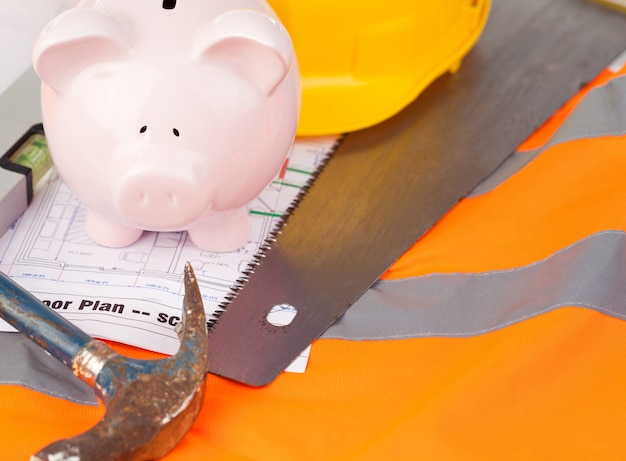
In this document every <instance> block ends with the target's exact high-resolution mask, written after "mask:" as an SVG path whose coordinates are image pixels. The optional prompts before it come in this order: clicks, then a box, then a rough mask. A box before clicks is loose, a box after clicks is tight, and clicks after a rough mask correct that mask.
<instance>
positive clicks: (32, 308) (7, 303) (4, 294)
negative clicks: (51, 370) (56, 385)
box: [0, 272, 93, 368]
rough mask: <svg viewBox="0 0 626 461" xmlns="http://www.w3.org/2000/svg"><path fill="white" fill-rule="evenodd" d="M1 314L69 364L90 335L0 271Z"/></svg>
mask: <svg viewBox="0 0 626 461" xmlns="http://www.w3.org/2000/svg"><path fill="white" fill-rule="evenodd" d="M0 318H2V319H3V320H5V321H6V322H8V323H9V324H10V325H11V326H12V327H14V328H15V329H17V330H18V331H20V332H21V333H23V334H25V335H26V336H28V338H30V339H31V340H32V341H34V342H35V343H37V344H38V345H39V346H40V347H41V348H43V349H45V350H46V351H48V352H49V353H50V354H52V356H53V357H55V358H56V359H57V360H59V361H61V362H63V363H64V364H65V365H66V366H67V367H69V368H72V359H73V357H74V356H75V355H76V353H77V352H78V351H79V350H80V349H81V348H82V347H83V346H85V345H86V344H87V343H89V342H91V341H93V338H92V337H91V336H89V335H88V334H87V333H85V332H83V331H82V330H80V329H78V328H77V327H76V326H74V325H73V324H72V323H70V322H68V321H67V320H66V319H64V318H63V317H61V316H60V315H59V314H57V313H56V312H55V311H53V310H52V309H50V308H49V307H47V306H46V305H45V304H43V303H42V302H41V301H39V300H38V299H37V298H35V297H34V296H33V295H32V294H30V293H29V292H28V291H26V290H25V289H24V288H22V287H21V286H20V285H18V284H17V283H15V282H14V281H13V280H12V279H11V278H9V277H8V276H7V275H5V274H3V273H2V272H0Z"/></svg>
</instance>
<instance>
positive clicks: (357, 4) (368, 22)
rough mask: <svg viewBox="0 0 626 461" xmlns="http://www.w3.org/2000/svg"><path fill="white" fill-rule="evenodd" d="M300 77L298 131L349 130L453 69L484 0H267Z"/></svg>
mask: <svg viewBox="0 0 626 461" xmlns="http://www.w3.org/2000/svg"><path fill="white" fill-rule="evenodd" d="M268 1H269V3H270V5H271V6H272V8H274V10H275V11H276V13H277V14H278V16H279V17H280V19H281V21H282V22H283V24H284V25H285V27H286V28H287V30H288V31H289V33H290V35H291V38H292V40H293V43H294V47H295V50H296V54H297V56H298V62H299V65H300V73H301V76H302V112H301V114H300V122H299V125H298V134H299V135H323V134H336V133H345V132H349V131H354V130H357V129H360V128H365V127H367V126H371V125H374V124H376V123H378V122H381V121H383V120H385V119H386V118H388V117H391V116H392V115H394V114H395V113H397V112H399V111H400V110H401V109H402V108H403V107H405V106H406V105H407V104H409V103H410V102H411V101H413V100H414V99H415V98H416V96H417V95H418V94H419V93H420V92H421V91H423V90H424V88H426V87H427V86H428V85H429V84H430V83H431V82H432V81H433V80H435V79H436V78H437V77H439V76H440V75H442V74H443V73H445V72H447V71H455V70H456V69H458V66H459V65H460V63H461V59H462V58H463V56H465V54H466V53H467V52H468V51H469V50H470V48H471V47H472V46H473V45H474V43H475V42H476V40H477V39H478V37H479V35H480V33H481V32H482V30H483V28H484V25H485V22H486V20H487V15H488V11H489V4H490V0H443V1H432V0H426V1H421V0H385V1H381V0H359V1H347V0H268Z"/></svg>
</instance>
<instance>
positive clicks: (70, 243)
mask: <svg viewBox="0 0 626 461" xmlns="http://www.w3.org/2000/svg"><path fill="white" fill-rule="evenodd" d="M336 142H337V138H336V137H328V138H306V139H303V140H300V139H298V140H297V141H296V142H295V143H294V146H293V149H292V150H291V153H290V156H289V158H288V160H287V162H286V163H285V165H283V168H282V169H281V171H280V173H279V174H278V175H277V176H276V178H275V179H274V181H272V183H271V184H269V185H268V186H267V187H266V189H265V190H264V191H263V192H262V193H261V194H260V195H259V197H258V198H256V199H255V200H254V201H253V202H252V203H251V204H250V206H249V211H250V217H251V222H252V226H251V227H252V232H251V236H250V240H249V241H248V242H247V243H246V244H245V245H244V246H243V247H242V248H240V249H238V250H236V251H233V252H229V253H214V252H209V251H204V250H201V249H199V248H197V247H196V246H195V245H194V244H193V243H192V242H191V240H190V239H189V238H188V236H187V233H186V232H160V233H159V232H144V233H143V235H142V236H141V238H140V239H139V240H138V241H137V242H135V243H134V244H132V245H129V246H127V247H125V248H106V247H103V246H100V245H98V244H96V243H94V242H93V241H91V240H90V239H89V237H88V236H87V235H86V233H85V231H84V227H83V222H84V218H85V214H86V209H85V207H84V206H83V205H82V204H81V203H80V201H79V200H78V199H77V198H76V197H75V196H74V195H73V194H72V193H71V192H70V191H69V190H68V189H67V187H66V186H65V184H64V183H63V181H62V180H61V179H60V178H59V177H58V176H57V174H56V173H55V172H54V171H52V172H50V174H49V176H48V177H47V178H46V181H43V184H42V185H41V186H40V187H39V189H38V190H37V191H36V193H35V197H34V199H33V202H32V205H31V206H30V207H29V208H28V210H27V211H26V213H24V215H23V216H22V217H21V218H20V219H19V220H18V221H17V222H16V223H15V224H14V225H13V226H11V228H10V229H9V230H8V231H7V232H6V233H5V234H4V235H3V236H0V271H2V272H4V273H6V274H8V275H9V276H10V277H12V278H13V279H14V280H15V281H16V282H17V283H19V284H21V285H23V286H24V287H25V288H26V289H28V290H29V291H31V292H32V293H33V294H34V295H35V296H36V297H38V298H39V299H40V300H42V301H43V302H44V303H45V304H47V305H48V306H50V307H51V308H52V309H54V310H55V311H57V312H59V313H61V314H62V315H64V316H65V317H66V318H68V319H69V320H71V321H72V322H75V323H76V324H77V325H78V326H79V327H81V328H83V329H84V330H85V331H87V332H88V333H90V334H92V335H94V336H98V337H102V338H105V339H111V340H114V341H120V342H123V343H128V344H132V345H134V346H139V347H143V348H146V349H151V350H154V351H157V352H162V353H174V352H175V351H176V348H177V347H178V340H177V338H176V334H175V331H174V327H175V326H176V324H177V323H178V322H179V321H180V316H181V313H180V310H181V307H182V296H183V294H184V293H183V281H182V274H183V268H184V265H185V263H186V262H187V261H189V262H190V263H191V264H192V266H193V268H194V271H195V273H196V278H197V279H198V283H199V285H200V289H201V291H202V298H203V302H204V305H205V310H206V312H207V316H208V317H209V318H210V317H211V316H212V315H213V313H214V312H215V310H216V309H217V308H218V306H219V305H220V303H222V302H223V301H224V299H225V296H226V295H227V294H228V293H229V292H230V290H231V287H232V286H233V284H234V283H235V282H236V281H237V280H238V279H239V278H240V277H241V275H242V271H243V270H245V269H246V268H247V267H248V264H249V263H250V261H252V259H253V258H254V256H255V254H256V253H257V252H258V251H259V248H260V246H261V245H262V244H263V243H264V242H265V240H266V238H267V236H268V234H269V233H270V232H271V230H272V229H273V228H274V227H275V226H276V225H277V224H278V223H279V222H280V220H281V219H282V218H283V216H284V214H285V210H287V209H288V208H289V207H290V206H291V205H292V204H293V201H294V199H295V198H296V197H297V196H298V194H299V192H300V190H301V188H302V187H303V186H304V185H306V184H307V183H308V182H309V181H310V180H311V178H312V176H313V175H314V174H315V172H316V170H317V169H318V168H319V166H320V165H321V163H322V162H323V161H324V159H325V158H326V157H327V156H328V155H330V153H331V152H332V150H333V149H334V147H335V145H336ZM2 330H4V331H10V330H11V328H10V327H9V326H8V325H7V324H6V323H3V322H1V321H0V331H2ZM303 357H305V356H303Z"/></svg>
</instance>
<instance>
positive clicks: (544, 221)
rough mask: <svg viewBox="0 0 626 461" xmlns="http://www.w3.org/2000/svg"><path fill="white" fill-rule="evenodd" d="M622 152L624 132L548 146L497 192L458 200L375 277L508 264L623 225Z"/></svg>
mask: <svg viewBox="0 0 626 461" xmlns="http://www.w3.org/2000/svg"><path fill="white" fill-rule="evenodd" d="M625 152H626V137H624V136H621V137H614V138H601V139H583V140H577V141H569V142H567V143H563V144H558V145H556V146H554V147H551V148H550V149H548V151H546V152H543V153H542V154H541V155H540V156H539V157H537V158H536V159H534V160H533V161H532V162H531V163H530V164H529V165H527V166H526V167H524V168H523V169H522V170H521V171H519V172H518V173H517V174H515V175H514V176H513V177H511V178H510V179H508V180H507V181H506V182H505V183H503V184H501V185H500V186H498V190H497V193H490V194H486V195H484V196H479V197H473V198H469V199H465V200H463V201H462V202H461V203H459V204H458V205H457V206H456V207H455V208H453V209H452V210H451V211H450V212H449V213H448V214H446V216H444V218H443V219H442V220H441V221H440V222H439V223H438V224H437V225H436V226H435V227H434V228H433V229H431V231H430V232H429V233H427V234H426V235H425V236H424V237H423V238H422V239H421V240H419V241H418V242H417V243H416V244H415V245H414V246H413V247H412V248H411V249H410V250H409V251H408V252H407V253H405V254H404V255H403V256H402V258H401V259H400V260H399V261H398V262H397V263H396V264H395V265H394V266H393V267H392V268H391V269H390V270H389V271H387V273H386V274H385V275H384V276H383V278H385V279H398V278H404V277H411V276H417V275H424V274H428V273H432V272H466V271H469V272H477V271H478V272H480V271H489V270H498V269H509V268H512V267H517V266H522V265H527V264H530V263H532V262H534V261H537V260H540V259H544V258H546V257H548V256H549V255H551V254H552V253H554V252H556V251H558V250H559V249H561V248H563V247H565V246H567V245H571V244H572V243H574V242H576V241H577V240H580V239H581V238H584V237H586V236H588V235H589V234H591V233H594V232H598V231H602V230H607V229H626V212H619V211H621V210H626V188H625V187H624V184H625V179H624V172H626V155H624V153H625ZM487 248H491V249H490V250H489V251H487Z"/></svg>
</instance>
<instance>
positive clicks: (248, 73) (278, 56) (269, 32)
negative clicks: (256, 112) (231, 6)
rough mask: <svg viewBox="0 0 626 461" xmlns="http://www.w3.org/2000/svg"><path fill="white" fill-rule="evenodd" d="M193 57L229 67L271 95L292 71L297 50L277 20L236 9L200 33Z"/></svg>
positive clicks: (252, 11)
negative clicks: (294, 49)
mask: <svg viewBox="0 0 626 461" xmlns="http://www.w3.org/2000/svg"><path fill="white" fill-rule="evenodd" d="M194 57H195V58H197V59H200V60H205V61H210V62H221V63H223V64H225V65H227V66H230V67H231V69H235V70H236V71H237V72H239V73H241V74H243V76H244V77H246V79H247V80H249V81H250V82H251V83H252V84H253V85H255V86H256V87H257V88H259V89H260V90H261V91H262V92H264V93H265V94H270V93H271V92H272V91H273V90H274V89H275V88H276V87H277V86H278V84H279V83H280V82H282V81H283V79H284V78H285V76H286V75H287V73H288V72H289V69H290V67H291V64H292V61H293V59H294V51H293V45H292V43H291V38H290V37H289V34H288V32H287V31H286V30H285V28H284V27H283V26H282V24H280V23H279V22H278V21H277V20H275V19H273V18H271V17H269V16H267V15H265V14H263V13H260V12H257V11H254V10H233V11H229V12H227V13H224V14H222V15H221V16H219V17H218V18H217V19H215V20H214V21H212V22H211V23H209V24H206V25H205V26H204V27H203V28H201V29H200V30H199V32H198V35H197V38H196V44H195V49H194Z"/></svg>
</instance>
